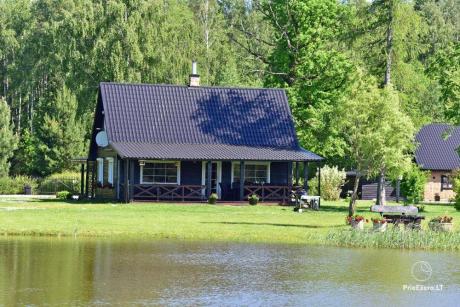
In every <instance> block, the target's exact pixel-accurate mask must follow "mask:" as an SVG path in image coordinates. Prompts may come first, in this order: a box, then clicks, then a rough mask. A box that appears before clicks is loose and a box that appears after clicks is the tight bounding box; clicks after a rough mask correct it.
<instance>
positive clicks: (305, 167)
mask: <svg viewBox="0 0 460 307" xmlns="http://www.w3.org/2000/svg"><path fill="white" fill-rule="evenodd" d="M303 189H304V190H305V192H307V195H308V162H304V163H303Z"/></svg>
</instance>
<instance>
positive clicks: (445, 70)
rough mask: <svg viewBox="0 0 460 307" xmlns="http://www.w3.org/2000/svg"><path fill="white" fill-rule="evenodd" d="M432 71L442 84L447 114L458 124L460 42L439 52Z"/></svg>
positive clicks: (431, 68) (459, 115) (459, 111)
mask: <svg viewBox="0 0 460 307" xmlns="http://www.w3.org/2000/svg"><path fill="white" fill-rule="evenodd" d="M430 72H431V74H432V75H433V76H435V78H437V80H438V81H439V84H440V86H441V92H442V95H441V100H442V102H443V104H444V108H445V109H444V110H445V115H446V117H447V118H448V119H450V120H451V121H453V122H454V123H456V124H459V123H460V42H457V43H453V44H451V45H449V47H448V48H446V49H444V50H441V51H439V52H438V53H437V55H436V57H435V58H434V61H433V63H432V64H431V67H430Z"/></svg>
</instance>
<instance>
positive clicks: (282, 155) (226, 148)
mask: <svg viewBox="0 0 460 307" xmlns="http://www.w3.org/2000/svg"><path fill="white" fill-rule="evenodd" d="M110 145H111V146H112V147H113V149H115V150H116V151H117V152H118V154H119V155H120V157H121V158H131V159H160V160H168V159H171V160H236V161H239V160H248V161H321V160H323V158H322V157H320V156H318V155H316V154H314V153H312V152H309V151H307V150H305V149H303V148H301V147H297V148H294V149H291V148H288V149H283V148H273V147H252V146H238V145H227V144H158V143H157V144H153V143H135V142H111V143H110Z"/></svg>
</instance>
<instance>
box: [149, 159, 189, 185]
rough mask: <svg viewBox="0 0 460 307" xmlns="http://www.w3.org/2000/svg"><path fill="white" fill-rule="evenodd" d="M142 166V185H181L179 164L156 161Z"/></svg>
mask: <svg viewBox="0 0 460 307" xmlns="http://www.w3.org/2000/svg"><path fill="white" fill-rule="evenodd" d="M142 164H143V165H142ZM142 164H141V183H152V184H153V183H158V184H179V181H180V180H179V179H180V167H179V165H180V163H179V162H173V161H158V162H157V161H155V162H144V163H142Z"/></svg>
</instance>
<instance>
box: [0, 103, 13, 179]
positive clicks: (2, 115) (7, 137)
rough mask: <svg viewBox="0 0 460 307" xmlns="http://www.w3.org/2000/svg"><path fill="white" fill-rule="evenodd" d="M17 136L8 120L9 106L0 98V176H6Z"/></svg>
mask: <svg viewBox="0 0 460 307" xmlns="http://www.w3.org/2000/svg"><path fill="white" fill-rule="evenodd" d="M16 143H17V138H16V136H15V134H14V132H13V125H12V124H11V122H10V108H9V107H8V104H7V103H6V101H5V100H3V99H1V98H0V177H6V176H8V170H9V159H10V158H11V157H12V156H13V152H14V150H15V149H16Z"/></svg>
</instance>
